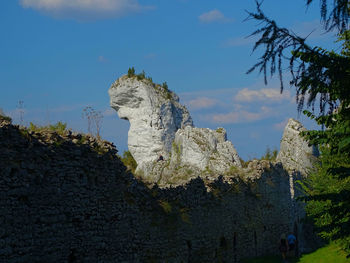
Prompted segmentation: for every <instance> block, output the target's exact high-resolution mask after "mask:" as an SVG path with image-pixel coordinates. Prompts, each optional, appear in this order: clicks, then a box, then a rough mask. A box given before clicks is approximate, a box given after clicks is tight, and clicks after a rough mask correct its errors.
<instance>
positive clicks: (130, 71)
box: [128, 67, 135, 78]
mask: <svg viewBox="0 0 350 263" xmlns="http://www.w3.org/2000/svg"><path fill="white" fill-rule="evenodd" d="M133 76H135V68H134V67H132V68H129V70H128V77H129V78H131V77H133Z"/></svg>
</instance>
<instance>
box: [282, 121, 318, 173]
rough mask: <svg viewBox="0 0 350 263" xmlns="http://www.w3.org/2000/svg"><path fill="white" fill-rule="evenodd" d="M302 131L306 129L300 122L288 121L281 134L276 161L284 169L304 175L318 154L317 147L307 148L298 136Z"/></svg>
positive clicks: (303, 140)
mask: <svg viewBox="0 0 350 263" xmlns="http://www.w3.org/2000/svg"><path fill="white" fill-rule="evenodd" d="M302 131H306V129H305V128H304V126H303V125H302V124H301V123H300V122H298V121H297V120H294V119H289V121H288V123H287V125H286V127H285V129H284V132H283V137H282V140H281V144H280V151H279V153H278V155H277V161H279V162H281V163H282V164H283V166H284V168H285V169H288V170H290V171H298V172H300V173H301V174H303V175H306V174H307V173H308V171H309V169H310V168H312V167H313V162H314V161H315V160H316V157H317V156H318V155H319V153H318V150H317V147H315V146H309V145H308V143H307V141H306V140H305V139H303V138H302V137H301V136H300V133H301V132H302Z"/></svg>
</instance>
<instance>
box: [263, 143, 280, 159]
mask: <svg viewBox="0 0 350 263" xmlns="http://www.w3.org/2000/svg"><path fill="white" fill-rule="evenodd" d="M277 154H278V150H277V149H276V148H274V149H273V150H271V149H270V147H268V146H267V148H266V151H265V154H264V155H263V156H261V158H260V159H261V160H267V161H275V160H276V158H277Z"/></svg>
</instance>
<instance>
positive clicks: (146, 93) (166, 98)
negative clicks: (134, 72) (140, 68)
mask: <svg viewBox="0 0 350 263" xmlns="http://www.w3.org/2000/svg"><path fill="white" fill-rule="evenodd" d="M108 93H109V96H110V105H111V107H112V108H113V109H115V110H116V111H117V112H118V116H119V117H120V118H121V119H126V120H128V121H129V122H130V129H129V134H128V147H129V151H130V152H131V154H132V155H133V157H134V159H135V160H136V162H137V164H138V170H142V169H143V167H144V164H146V163H149V162H153V161H155V160H157V159H158V157H159V155H162V156H164V157H165V158H168V156H169V153H170V151H171V146H172V142H173V140H174V138H175V133H176V131H177V130H178V129H180V128H183V127H185V126H193V123H192V118H191V116H190V114H189V112H188V110H187V109H186V107H184V106H182V105H181V104H180V103H179V97H178V96H177V95H176V94H175V93H173V92H171V91H169V90H168V89H167V88H166V87H164V86H161V85H156V84H154V83H153V82H151V81H150V80H148V79H138V78H137V77H136V76H134V77H128V76H123V77H121V78H119V79H118V80H116V81H115V82H114V83H113V84H112V86H111V87H110V89H109V91H108Z"/></svg>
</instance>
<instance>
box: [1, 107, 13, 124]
mask: <svg viewBox="0 0 350 263" xmlns="http://www.w3.org/2000/svg"><path fill="white" fill-rule="evenodd" d="M0 120H5V121H8V122H12V119H11V117H9V116H6V115H5V113H4V112H3V111H2V109H0Z"/></svg>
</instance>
